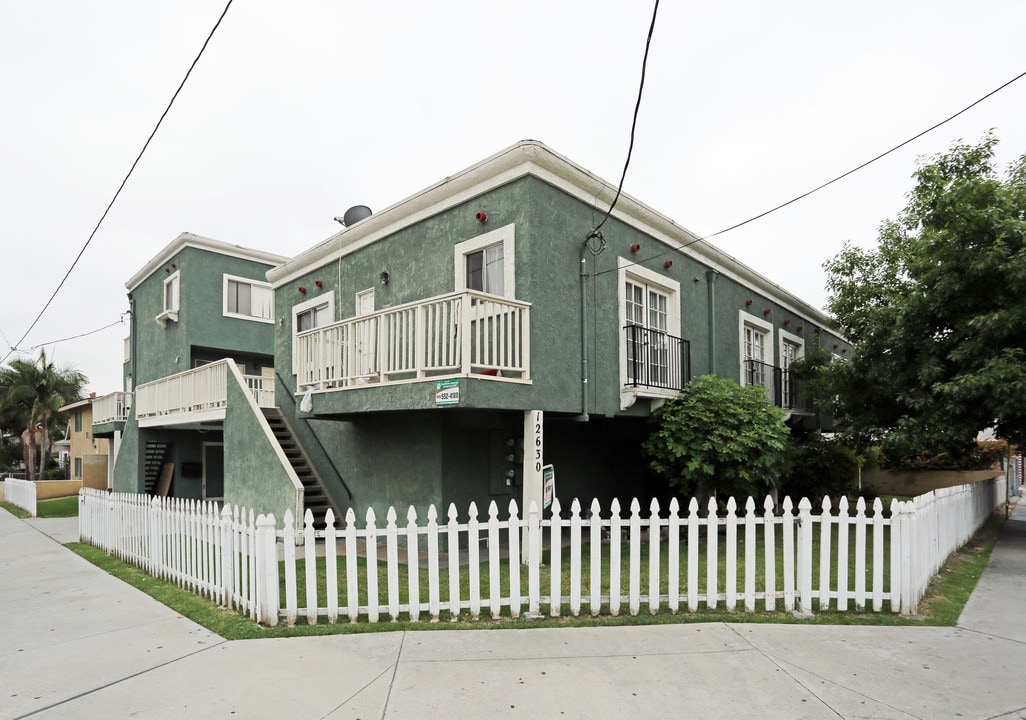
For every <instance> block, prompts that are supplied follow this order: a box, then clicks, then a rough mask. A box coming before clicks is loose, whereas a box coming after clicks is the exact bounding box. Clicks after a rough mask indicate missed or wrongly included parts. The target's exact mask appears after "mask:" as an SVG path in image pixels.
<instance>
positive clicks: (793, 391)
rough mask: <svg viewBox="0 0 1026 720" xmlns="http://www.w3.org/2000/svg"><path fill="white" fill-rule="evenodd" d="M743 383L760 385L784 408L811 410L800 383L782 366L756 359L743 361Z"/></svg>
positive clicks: (773, 401) (769, 397) (809, 402)
mask: <svg viewBox="0 0 1026 720" xmlns="http://www.w3.org/2000/svg"><path fill="white" fill-rule="evenodd" d="M744 380H745V385H762V386H763V387H764V388H766V396H767V397H768V399H769V401H770V402H772V403H773V404H774V405H776V406H777V407H780V408H784V409H785V410H796V411H800V412H812V411H813V407H812V403H811V401H810V400H809V399H808V398H807V397H805V396H804V394H803V393H802V383H801V381H800V380H798V379H797V378H796V377H794V374H793V373H791V372H790V371H789V370H785V369H784V368H779V367H776V366H774V365H770V364H769V363H764V362H759V361H758V360H745V361H744Z"/></svg>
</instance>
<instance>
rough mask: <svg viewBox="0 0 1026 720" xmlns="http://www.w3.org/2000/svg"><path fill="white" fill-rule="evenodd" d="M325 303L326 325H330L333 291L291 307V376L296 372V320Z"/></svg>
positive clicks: (333, 304)
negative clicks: (328, 317)
mask: <svg viewBox="0 0 1026 720" xmlns="http://www.w3.org/2000/svg"><path fill="white" fill-rule="evenodd" d="M325 303H327V304H328V311H329V313H330V316H331V317H330V319H329V320H328V322H327V323H325V324H326V325H330V324H331V323H333V322H335V319H336V318H335V291H334V290H328V291H327V292H324V293H321V294H320V295H318V296H317V297H313V298H310V299H309V300H304V301H303V302H301V303H298V304H296V305H293V306H292V327H291V328H290V331H291V334H292V374H293V375H295V374H296V373H297V372H298V370H297V369H296V325H297V324H298V322H297V318H298V317H299V315H300V314H302V313H304V312H306V311H307V310H310V309H312V308H316V307H320V306H321V305H324V304H325Z"/></svg>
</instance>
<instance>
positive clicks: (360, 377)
mask: <svg viewBox="0 0 1026 720" xmlns="http://www.w3.org/2000/svg"><path fill="white" fill-rule="evenodd" d="M530 311H531V307H530V304H529V303H525V302H519V301H517V300H509V299H506V298H500V297H496V296H494V295H486V294H484V293H480V292H474V291H467V292H458V293H449V294H446V295H440V296H437V297H432V298H428V299H425V300H420V301H417V302H412V303H407V304H404V305H397V306H395V307H391V308H387V309H385V310H379V311H377V312H374V313H369V314H367V315H361V316H359V317H354V318H349V319H347V320H342V321H340V322H336V323H332V324H331V325H326V326H324V327H319V328H316V329H314V330H309V331H307V332H303V333H300V334H298V335H297V336H296V343H295V357H294V359H293V362H294V369H295V372H296V384H297V390H298V391H300V392H302V391H305V390H308V389H311V390H315V391H325V390H343V389H350V388H356V387H368V386H372V385H394V384H398V383H409V382H418V381H426V380H438V379H441V378H447V377H480V378H483V379H489V380H505V381H512V382H521V383H526V382H530V379H531V351H530V337H531V325H530V321H531V312H530Z"/></svg>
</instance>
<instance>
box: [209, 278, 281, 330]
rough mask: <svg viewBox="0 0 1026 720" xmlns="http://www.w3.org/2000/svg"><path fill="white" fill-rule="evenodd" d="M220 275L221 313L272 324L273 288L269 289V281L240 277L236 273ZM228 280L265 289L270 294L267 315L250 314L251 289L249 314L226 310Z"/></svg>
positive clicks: (251, 293)
mask: <svg viewBox="0 0 1026 720" xmlns="http://www.w3.org/2000/svg"><path fill="white" fill-rule="evenodd" d="M221 277H222V283H221V299H222V301H221V314H222V315H224V316H225V317H230V318H238V319H240V320H251V321H253V322H262V323H268V324H273V323H274V290H272V289H271V284H270V283H267V282H261V281H259V280H253V279H252V278H245V277H240V276H238V275H228V274H227V273H225V274H223V275H222V276H221ZM230 282H234V283H241V284H244V285H249V286H250V287H251V288H260V289H262V290H266V291H267V293H268V295H270V298H271V306H270V308H269V309H268V315H267V317H263V316H260V315H253V314H252V310H253V305H254V302H253V291H252V290H250V313H251V314H248V315H247V314H246V313H240V312H231V311H229V310H228V283H230Z"/></svg>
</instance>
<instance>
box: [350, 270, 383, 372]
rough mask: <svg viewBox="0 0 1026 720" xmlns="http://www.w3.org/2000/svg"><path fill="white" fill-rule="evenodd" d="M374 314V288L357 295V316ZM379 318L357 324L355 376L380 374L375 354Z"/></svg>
mask: <svg viewBox="0 0 1026 720" xmlns="http://www.w3.org/2000/svg"><path fill="white" fill-rule="evenodd" d="M373 313H374V288H371V289H370V290H364V291H363V292H361V293H357V294H356V316H357V317H363V316H365V315H372V314H373ZM377 323H378V319H377V318H368V319H367V320H365V321H364V322H359V323H357V324H356V332H355V334H356V337H355V338H354V342H355V343H356V357H355V362H356V367H355V373H354V374H355V375H374V374H376V373H377V372H378V370H377V368H376V367H375V365H376V363H375V362H374V354H375V350H376V348H377V337H378V333H377Z"/></svg>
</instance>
